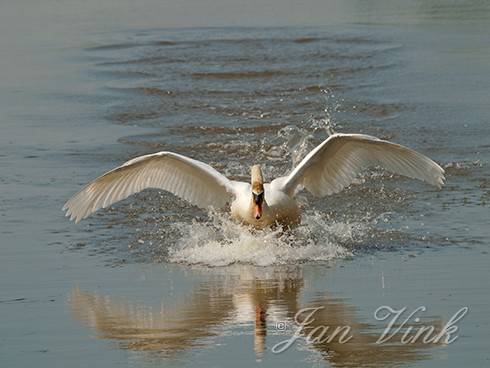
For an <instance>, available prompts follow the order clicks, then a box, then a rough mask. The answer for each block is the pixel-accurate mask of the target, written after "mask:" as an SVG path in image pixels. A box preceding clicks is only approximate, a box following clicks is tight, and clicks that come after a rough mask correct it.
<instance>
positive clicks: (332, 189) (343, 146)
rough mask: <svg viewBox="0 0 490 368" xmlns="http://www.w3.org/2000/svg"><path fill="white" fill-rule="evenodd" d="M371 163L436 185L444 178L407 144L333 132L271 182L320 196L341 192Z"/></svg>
mask: <svg viewBox="0 0 490 368" xmlns="http://www.w3.org/2000/svg"><path fill="white" fill-rule="evenodd" d="M372 166H380V167H382V168H384V169H386V170H388V171H391V172H393V173H395V174H400V175H404V176H408V177H410V178H414V179H419V180H422V181H425V182H427V183H429V184H432V185H435V186H437V187H438V188H440V187H441V186H442V185H443V184H444V180H445V178H444V170H443V169H442V168H441V167H440V166H439V165H438V164H436V163H435V162H434V161H432V160H431V159H430V158H428V157H426V156H424V155H422V154H421V153H418V152H416V151H414V150H411V149H410V148H407V147H404V146H402V145H399V144H396V143H392V142H388V141H385V140H381V139H378V138H376V137H372V136H369V135H364V134H334V135H332V136H330V137H329V138H327V139H326V140H325V141H323V142H322V143H321V144H320V145H318V146H317V147H316V148H315V149H313V150H312V151H311V152H310V153H309V154H308V155H307V156H306V157H305V158H304V159H303V160H302V161H301V162H300V164H299V165H298V166H297V167H296V168H295V169H294V170H293V171H292V172H291V174H290V175H289V176H287V177H282V178H277V179H275V180H274V181H273V183H272V184H273V185H274V184H275V185H277V186H278V187H279V188H280V189H281V190H283V191H285V192H286V193H288V194H289V195H294V194H295V193H296V192H298V191H299V190H300V189H302V188H305V189H306V190H308V191H309V192H310V193H312V194H313V195H315V196H317V197H322V196H325V195H331V194H334V193H338V192H340V191H341V190H343V189H344V188H345V187H347V186H349V185H350V184H352V182H353V181H354V180H355V178H356V177H357V175H358V174H359V173H360V172H361V171H363V170H364V169H366V168H368V167H372ZM274 182H275V183H274Z"/></svg>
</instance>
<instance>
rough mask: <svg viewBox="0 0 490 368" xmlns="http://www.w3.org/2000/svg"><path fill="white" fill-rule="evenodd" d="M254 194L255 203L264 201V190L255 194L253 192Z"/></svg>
mask: <svg viewBox="0 0 490 368" xmlns="http://www.w3.org/2000/svg"><path fill="white" fill-rule="evenodd" d="M252 194H253V197H254V202H255V203H257V204H260V203H262V202H263V201H264V192H262V193H260V194H255V193H253V192H252Z"/></svg>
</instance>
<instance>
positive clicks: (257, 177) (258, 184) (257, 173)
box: [252, 165, 264, 220]
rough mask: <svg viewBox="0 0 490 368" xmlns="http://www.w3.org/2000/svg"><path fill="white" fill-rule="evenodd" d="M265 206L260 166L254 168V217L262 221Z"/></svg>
mask: <svg viewBox="0 0 490 368" xmlns="http://www.w3.org/2000/svg"><path fill="white" fill-rule="evenodd" d="M263 204H264V180H263V178H262V171H261V170H260V166H259V165H254V166H252V211H253V217H254V218H255V219H256V220H260V218H261V217H262V207H263Z"/></svg>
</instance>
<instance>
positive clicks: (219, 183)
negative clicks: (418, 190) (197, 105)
mask: <svg viewBox="0 0 490 368" xmlns="http://www.w3.org/2000/svg"><path fill="white" fill-rule="evenodd" d="M372 166H380V167H382V168H384V169H386V170H388V171H391V172H393V173H396V174H400V175H404V176H408V177H410V178H414V179H419V180H422V181H425V182H427V183H429V184H431V185H434V186H437V187H438V188H441V187H442V185H443V184H444V180H445V178H444V170H443V169H442V168H441V167H440V166H439V165H438V164H436V163H435V162H434V161H432V160H431V159H429V158H428V157H426V156H424V155H422V154H421V153H418V152H416V151H414V150H411V149H410V148H407V147H404V146H401V145H399V144H396V143H392V142H389V141H385V140H381V139H378V138H376V137H372V136H368V135H364V134H333V135H331V136H330V137H328V138H327V139H326V140H324V141H323V142H322V143H321V144H319V145H318V146H317V147H316V148H315V149H313V150H312V151H311V152H310V153H309V154H308V155H307V156H306V157H305V158H304V159H303V160H302V161H301V162H300V163H299V165H298V166H296V167H295V168H294V169H293V171H292V172H291V173H290V174H289V175H288V176H284V177H279V178H276V179H274V180H272V181H271V182H270V183H264V180H263V176H262V172H261V170H260V166H258V165H255V166H253V167H252V170H251V179H252V180H251V183H250V184H249V183H245V182H239V181H233V180H229V179H228V178H227V177H225V176H224V175H222V174H220V173H219V172H218V171H216V170H215V169H213V168H212V167H211V166H209V165H207V164H205V163H203V162H200V161H197V160H194V159H192V158H189V157H185V156H182V155H179V154H177V153H173V152H165V151H163V152H158V153H154V154H150V155H145V156H140V157H137V158H134V159H132V160H130V161H128V162H126V163H124V164H123V165H121V166H119V167H117V168H115V169H113V170H111V171H109V172H107V173H105V174H104V175H102V176H100V177H98V178H97V179H95V180H94V181H92V182H90V183H89V184H87V185H86V186H85V187H83V188H82V189H81V190H80V191H79V192H78V193H77V194H75V195H74V196H73V197H72V198H71V199H69V200H68V201H67V202H66V204H65V205H64V207H63V209H64V210H65V211H66V216H69V217H70V220H75V222H79V221H80V220H82V219H84V218H86V217H88V216H89V215H90V214H91V213H93V212H95V211H97V210H98V209H99V208H106V207H108V206H110V205H111V204H113V203H115V202H118V201H120V200H122V199H125V198H127V197H129V196H130V195H132V194H134V193H137V192H140V191H142V190H144V189H146V188H158V189H163V190H167V191H169V192H171V193H173V194H175V195H176V196H178V197H180V198H183V199H185V200H187V201H188V202H190V203H192V204H194V205H196V206H199V207H201V208H208V207H214V208H223V207H228V206H229V207H228V208H229V210H230V213H231V216H232V217H233V218H235V219H237V220H238V221H241V222H243V223H244V224H248V225H252V226H253V227H256V228H263V227H267V226H270V225H274V224H281V225H294V224H297V223H299V221H300V209H299V206H298V204H297V202H296V200H295V195H296V194H297V193H298V192H299V191H301V190H302V189H306V190H307V191H309V192H310V193H311V194H313V195H314V196H315V197H323V196H326V195H331V194H334V193H338V192H340V191H342V190H343V189H344V188H346V187H347V186H349V185H350V184H352V182H354V181H355V178H356V177H357V175H358V174H359V173H360V172H361V171H363V170H364V169H366V168H368V167H372Z"/></svg>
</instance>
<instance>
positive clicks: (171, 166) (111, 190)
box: [63, 152, 234, 222]
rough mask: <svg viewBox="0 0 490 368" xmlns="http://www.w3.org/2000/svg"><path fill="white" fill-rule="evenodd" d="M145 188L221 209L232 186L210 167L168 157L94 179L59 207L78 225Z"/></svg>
mask: <svg viewBox="0 0 490 368" xmlns="http://www.w3.org/2000/svg"><path fill="white" fill-rule="evenodd" d="M146 188H158V189H163V190H167V191H169V192H171V193H173V194H175V195H177V196H178V197H181V198H183V199H185V200H187V201H189V202H190V203H192V204H195V205H197V206H199V207H202V208H206V207H208V206H214V207H222V206H224V205H225V204H226V202H228V201H230V200H231V197H232V195H233V194H234V187H233V183H232V182H230V180H228V179H227V178H226V177H225V176H224V175H222V174H220V173H219V172H218V171H216V170H215V169H213V168H212V167H211V166H209V165H207V164H204V163H202V162H200V161H197V160H194V159H191V158H188V157H185V156H182V155H179V154H176V153H172V152H158V153H155V154H151V155H146V156H141V157H137V158H135V159H132V160H130V161H128V162H126V163H124V164H123V165H121V166H119V167H117V168H115V169H114V170H111V171H109V172H107V173H105V174H104V175H102V176H100V177H98V178H97V179H95V180H94V181H92V182H91V183H89V184H87V185H86V186H85V187H83V188H82V189H81V190H80V191H79V192H78V193H77V194H75V195H74V196H73V197H72V198H70V199H69V200H68V201H67V202H66V204H65V205H64V206H63V210H65V211H66V216H68V217H70V220H75V222H79V221H80V220H82V219H84V218H86V217H87V216H89V215H90V214H91V213H93V212H95V211H97V210H98V209H100V208H106V207H108V206H110V205H111V204H113V203H115V202H118V201H120V200H122V199H125V198H127V197H129V196H130V195H132V194H134V193H137V192H140V191H142V190H144V189H146Z"/></svg>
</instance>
